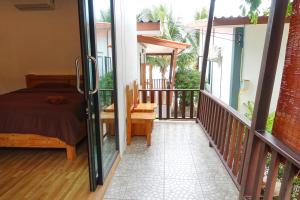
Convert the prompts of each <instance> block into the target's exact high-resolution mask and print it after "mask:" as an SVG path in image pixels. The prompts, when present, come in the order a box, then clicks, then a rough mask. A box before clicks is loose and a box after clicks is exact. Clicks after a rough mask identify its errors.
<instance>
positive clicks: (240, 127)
mask: <svg viewBox="0 0 300 200" xmlns="http://www.w3.org/2000/svg"><path fill="white" fill-rule="evenodd" d="M237 130H238V131H237V142H236V146H235V149H236V152H235V156H234V165H233V170H232V172H233V174H234V175H235V176H237V174H238V171H239V167H240V162H241V161H240V160H241V154H242V143H243V135H244V125H243V124H241V123H240V122H239V124H238V129H237Z"/></svg>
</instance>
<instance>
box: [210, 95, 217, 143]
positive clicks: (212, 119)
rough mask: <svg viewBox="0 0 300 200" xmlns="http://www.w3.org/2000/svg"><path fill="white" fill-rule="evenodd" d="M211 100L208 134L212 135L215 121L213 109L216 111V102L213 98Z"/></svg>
mask: <svg viewBox="0 0 300 200" xmlns="http://www.w3.org/2000/svg"><path fill="white" fill-rule="evenodd" d="M211 101H212V108H211V116H210V126H209V135H210V137H211V138H212V137H213V126H214V122H215V111H216V104H215V102H214V101H213V100H211Z"/></svg>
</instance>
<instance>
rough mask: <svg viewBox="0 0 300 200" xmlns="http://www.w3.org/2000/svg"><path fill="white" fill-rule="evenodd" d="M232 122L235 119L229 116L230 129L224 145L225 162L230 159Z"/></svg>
mask: <svg viewBox="0 0 300 200" xmlns="http://www.w3.org/2000/svg"><path fill="white" fill-rule="evenodd" d="M232 120H233V117H232V116H231V115H229V120H228V129H227V131H226V136H225V143H224V154H223V158H224V160H227V157H228V152H229V144H230V138H231V130H232Z"/></svg>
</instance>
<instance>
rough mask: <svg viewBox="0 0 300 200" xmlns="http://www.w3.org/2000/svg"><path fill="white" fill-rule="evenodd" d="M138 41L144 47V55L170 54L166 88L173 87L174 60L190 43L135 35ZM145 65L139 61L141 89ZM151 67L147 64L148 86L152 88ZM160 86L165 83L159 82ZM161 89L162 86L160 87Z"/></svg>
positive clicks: (144, 82) (143, 81)
mask: <svg viewBox="0 0 300 200" xmlns="http://www.w3.org/2000/svg"><path fill="white" fill-rule="evenodd" d="M137 40H138V42H139V43H140V44H141V45H142V47H143V49H144V52H143V53H144V54H145V56H146V57H147V56H162V55H167V56H171V59H170V70H169V81H168V84H167V88H168V89H173V88H174V81H175V73H176V72H175V71H176V61H177V57H178V55H179V54H180V53H181V52H182V51H184V50H185V49H186V48H188V47H190V46H191V45H190V44H188V43H182V42H176V41H172V40H166V39H161V38H158V37H153V36H144V35H138V36H137ZM146 66H147V63H141V70H140V76H141V85H142V88H143V89H146ZM152 69H153V66H152V65H149V79H150V80H149V86H150V89H152V88H153V77H152ZM160 85H161V86H162V87H165V86H166V84H165V83H163V84H160ZM161 89H162V88H161Z"/></svg>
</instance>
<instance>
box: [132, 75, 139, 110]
mask: <svg viewBox="0 0 300 200" xmlns="http://www.w3.org/2000/svg"><path fill="white" fill-rule="evenodd" d="M139 103H140V95H139V86H138V84H137V81H136V80H135V81H133V105H134V106H136V105H137V104H139Z"/></svg>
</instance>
